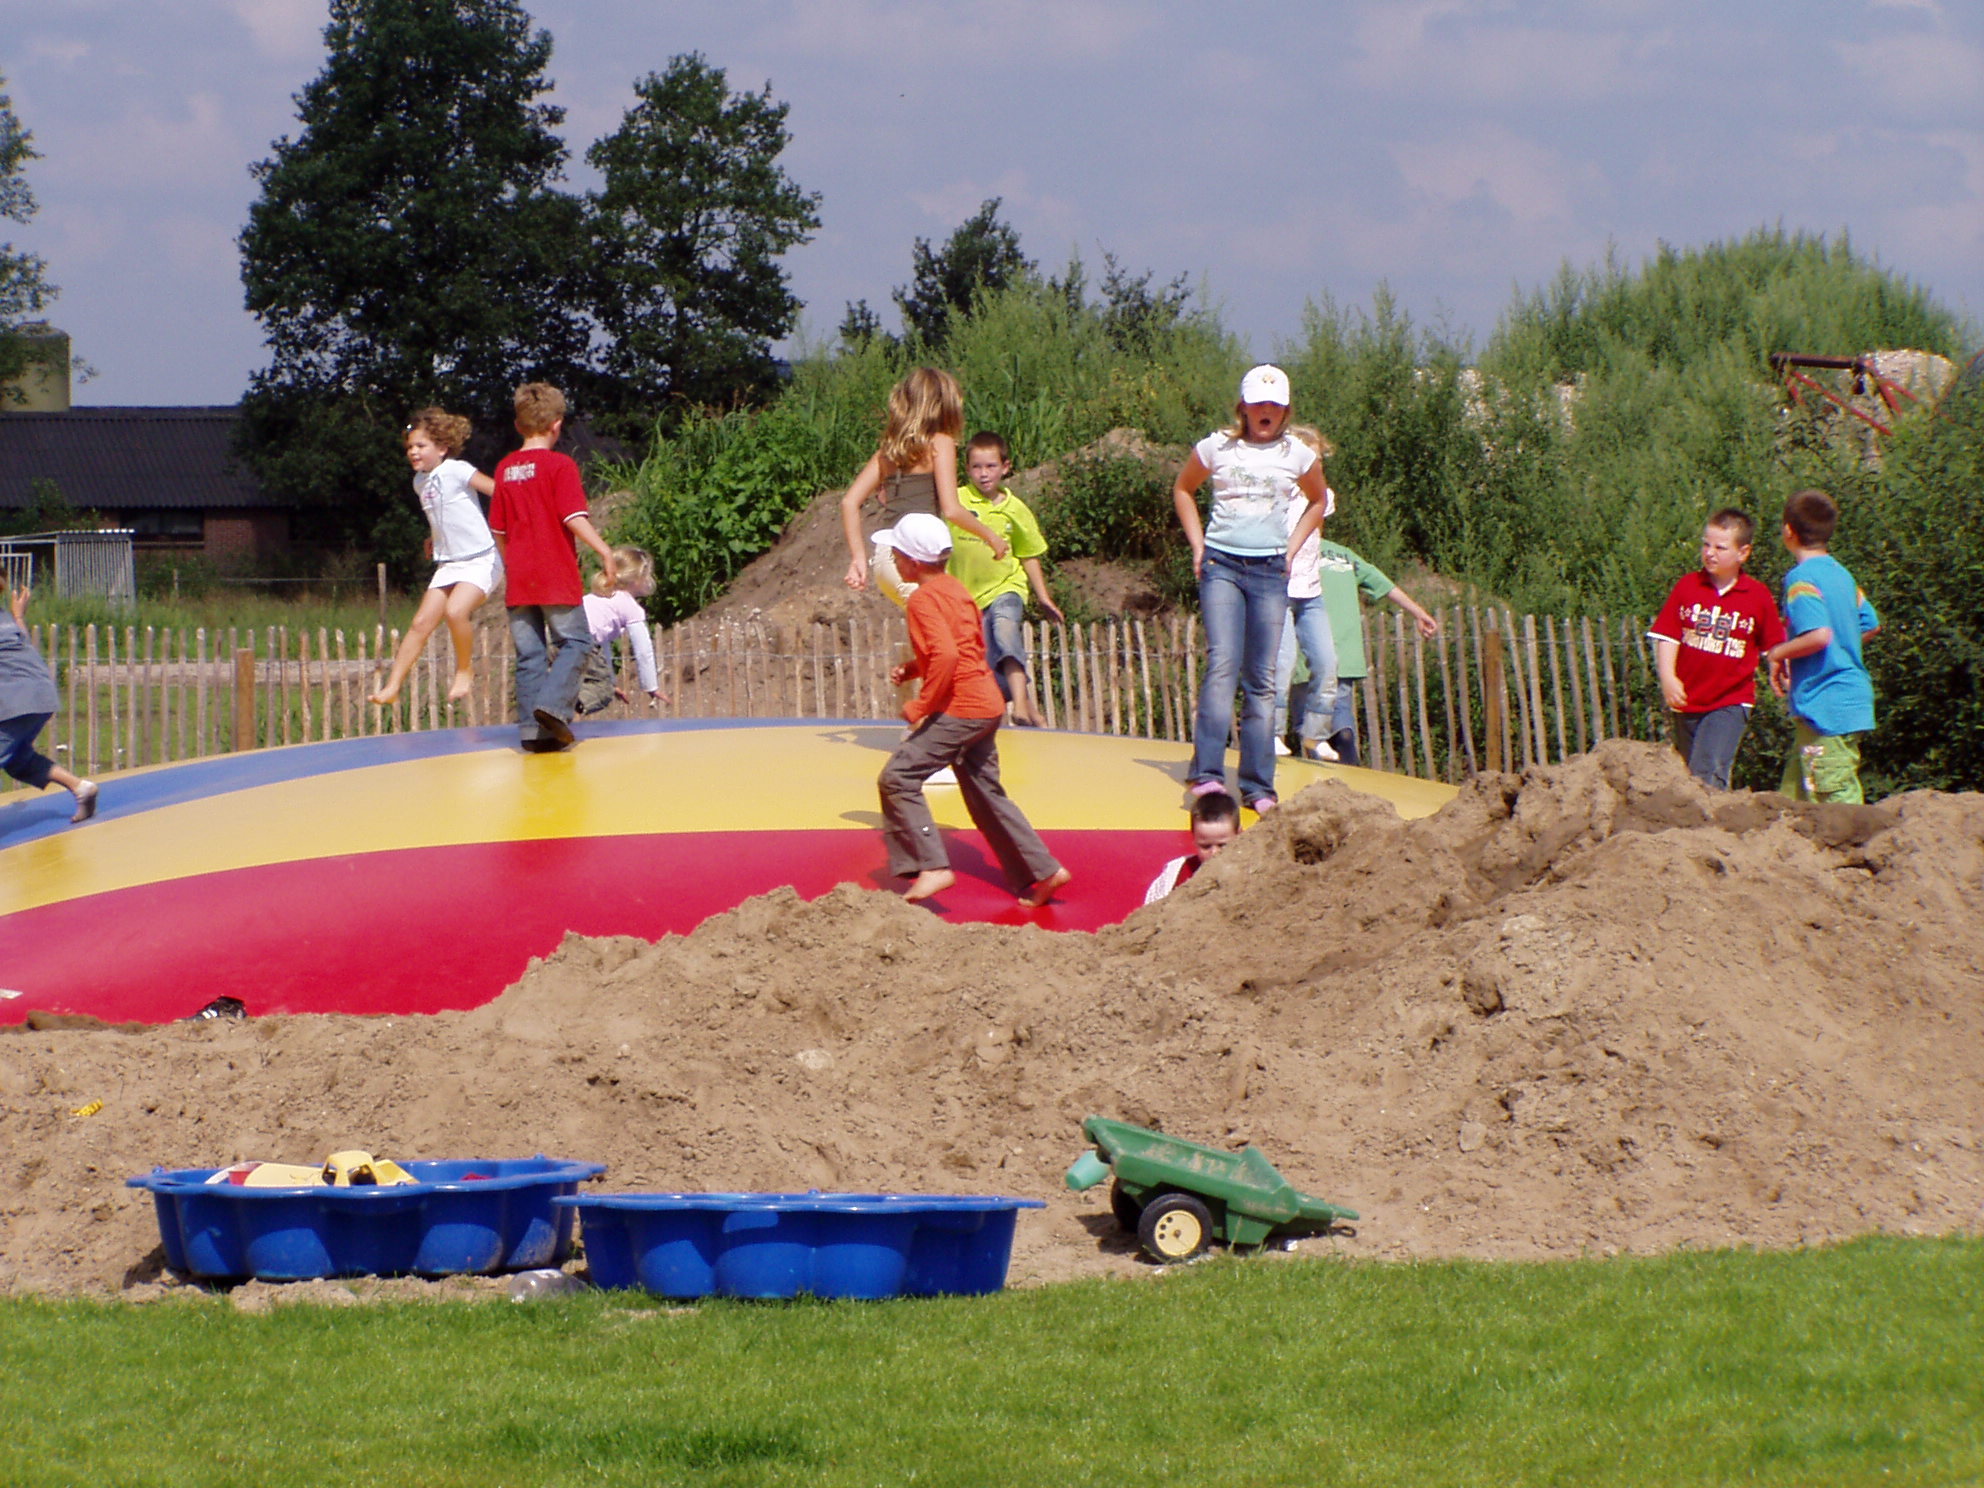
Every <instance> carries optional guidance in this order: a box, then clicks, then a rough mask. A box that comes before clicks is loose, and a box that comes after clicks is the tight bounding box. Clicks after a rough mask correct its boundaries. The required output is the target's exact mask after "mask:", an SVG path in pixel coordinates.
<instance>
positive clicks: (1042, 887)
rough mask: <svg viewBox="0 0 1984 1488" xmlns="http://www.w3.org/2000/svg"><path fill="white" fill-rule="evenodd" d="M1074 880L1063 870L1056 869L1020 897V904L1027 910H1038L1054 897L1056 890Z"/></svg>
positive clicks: (1073, 877) (1072, 875)
mask: <svg viewBox="0 0 1984 1488" xmlns="http://www.w3.org/2000/svg"><path fill="white" fill-rule="evenodd" d="M1074 880H1075V876H1074V874H1072V873H1070V872H1069V871H1068V870H1067V869H1065V868H1056V869H1055V870H1054V872H1053V873H1052V874H1050V875H1049V876H1048V877H1046V878H1043V879H1042V880H1041V881H1040V882H1039V883H1037V884H1035V885H1034V886H1033V887H1032V888H1030V889H1028V890H1027V891H1026V892H1025V893H1024V894H1022V895H1020V903H1022V904H1024V905H1025V906H1026V907H1027V908H1028V909H1038V908H1040V906H1041V905H1043V904H1045V903H1046V902H1047V901H1048V900H1049V899H1052V898H1053V897H1054V892H1055V890H1057V889H1065V888H1066V887H1067V886H1068V885H1069V884H1071V883H1073V882H1074Z"/></svg>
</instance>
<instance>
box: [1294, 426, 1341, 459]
mask: <svg viewBox="0 0 1984 1488" xmlns="http://www.w3.org/2000/svg"><path fill="white" fill-rule="evenodd" d="M1281 432H1282V433H1284V434H1286V435H1287V436H1288V437H1289V438H1290V439H1294V440H1298V441H1300V442H1301V443H1303V444H1306V445H1308V446H1309V448H1310V449H1312V450H1314V451H1315V452H1316V453H1317V454H1319V455H1321V456H1322V457H1323V458H1324V459H1326V460H1327V459H1328V458H1329V457H1330V456H1331V455H1333V454H1335V453H1336V446H1335V445H1333V444H1331V443H1330V442H1329V441H1328V440H1327V439H1325V438H1323V431H1322V430H1321V429H1318V428H1317V427H1316V426H1315V425H1313V424H1286V425H1284V426H1283V427H1282V431H1281Z"/></svg>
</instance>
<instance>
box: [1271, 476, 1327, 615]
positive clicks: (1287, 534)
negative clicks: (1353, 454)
mask: <svg viewBox="0 0 1984 1488" xmlns="http://www.w3.org/2000/svg"><path fill="white" fill-rule="evenodd" d="M1308 509H1309V498H1308V497H1307V496H1305V495H1303V494H1302V492H1301V491H1300V490H1297V491H1296V492H1295V493H1294V494H1293V495H1291V496H1290V497H1289V498H1288V505H1287V507H1286V508H1284V509H1283V512H1282V517H1283V524H1284V528H1285V530H1284V531H1283V532H1282V541H1284V542H1286V541H1287V540H1288V539H1289V538H1291V537H1293V536H1294V535H1295V524H1296V523H1297V522H1299V521H1301V520H1302V513H1303V512H1305V511H1307V510H1308ZM1323 515H1324V516H1325V517H1333V516H1335V515H1336V492H1335V491H1333V490H1331V489H1330V488H1329V487H1328V486H1324V487H1323ZM1322 557H1323V534H1322V533H1321V532H1312V533H1310V534H1309V540H1308V541H1307V542H1305V543H1303V544H1302V546H1301V547H1299V548H1297V549H1296V550H1295V557H1294V559H1293V560H1292V561H1291V562H1290V563H1289V565H1288V597H1289V598H1290V599H1317V598H1320V597H1321V595H1322V592H1323V566H1322Z"/></svg>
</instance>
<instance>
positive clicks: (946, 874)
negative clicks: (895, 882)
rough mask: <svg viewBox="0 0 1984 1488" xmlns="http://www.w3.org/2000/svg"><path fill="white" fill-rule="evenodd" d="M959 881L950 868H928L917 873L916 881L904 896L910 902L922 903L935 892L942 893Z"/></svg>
mask: <svg viewBox="0 0 1984 1488" xmlns="http://www.w3.org/2000/svg"><path fill="white" fill-rule="evenodd" d="M957 881H958V876H957V875H956V874H955V873H953V872H951V870H950V869H948V868H926V869H924V870H923V871H922V872H921V873H919V874H917V875H916V881H915V882H914V883H912V884H911V885H910V886H909V890H908V892H906V893H905V894H904V895H903V896H902V897H903V899H904V901H905V902H907V903H910V904H921V903H922V902H923V901H924V900H925V899H928V898H929V897H930V896H931V895H933V894H941V893H943V892H944V890H946V889H948V888H949V887H950V886H951V885H952V884H954V883H956V882H957Z"/></svg>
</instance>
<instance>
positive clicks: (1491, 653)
mask: <svg viewBox="0 0 1984 1488" xmlns="http://www.w3.org/2000/svg"><path fill="white" fill-rule="evenodd" d="M1482 640H1483V642H1484V643H1485V645H1484V649H1485V651H1486V653H1487V655H1486V659H1485V661H1484V662H1483V665H1482V677H1481V732H1482V734H1483V735H1485V736H1486V737H1485V738H1484V739H1483V740H1482V742H1483V743H1485V744H1486V745H1487V746H1488V768H1489V769H1490V770H1493V771H1496V772H1500V771H1503V770H1506V769H1507V768H1508V759H1507V756H1506V755H1505V754H1504V753H1503V750H1504V747H1505V741H1506V739H1507V737H1508V735H1507V725H1506V723H1505V722H1504V720H1503V716H1502V710H1503V709H1504V708H1505V707H1507V706H1508V692H1507V687H1508V684H1507V683H1506V682H1505V681H1504V680H1503V678H1502V632H1501V631H1500V630H1499V629H1497V628H1496V627H1495V626H1492V625H1491V626H1490V627H1489V628H1488V634H1487V635H1485V636H1483V637H1482Z"/></svg>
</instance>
